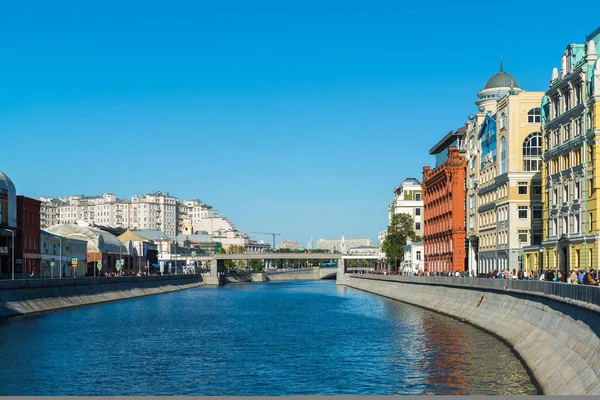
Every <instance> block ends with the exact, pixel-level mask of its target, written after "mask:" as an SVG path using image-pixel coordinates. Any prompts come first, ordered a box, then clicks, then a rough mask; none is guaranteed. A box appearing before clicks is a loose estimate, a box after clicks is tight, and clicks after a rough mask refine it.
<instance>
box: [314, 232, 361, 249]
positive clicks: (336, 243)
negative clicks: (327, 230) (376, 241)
mask: <svg viewBox="0 0 600 400" xmlns="http://www.w3.org/2000/svg"><path fill="white" fill-rule="evenodd" d="M372 245H373V242H372V241H371V239H366V238H359V239H346V238H345V236H344V234H342V238H341V239H319V240H317V243H316V249H317V250H327V251H331V252H334V253H342V254H346V252H347V251H348V249H351V248H353V247H360V246H372Z"/></svg>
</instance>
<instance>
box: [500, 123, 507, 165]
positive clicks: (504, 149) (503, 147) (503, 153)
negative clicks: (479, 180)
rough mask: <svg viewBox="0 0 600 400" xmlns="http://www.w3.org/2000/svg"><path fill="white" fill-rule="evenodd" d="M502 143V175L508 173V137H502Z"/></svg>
mask: <svg viewBox="0 0 600 400" xmlns="http://www.w3.org/2000/svg"><path fill="white" fill-rule="evenodd" d="M503 115H504V114H503ZM500 143H501V147H500V173H501V174H503V173H505V172H506V137H504V136H502V141H501V142H500Z"/></svg>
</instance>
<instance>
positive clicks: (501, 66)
mask: <svg viewBox="0 0 600 400" xmlns="http://www.w3.org/2000/svg"><path fill="white" fill-rule="evenodd" d="M500 72H504V66H503V65H502V56H500Z"/></svg>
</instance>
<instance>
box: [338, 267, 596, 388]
mask: <svg viewBox="0 0 600 400" xmlns="http://www.w3.org/2000/svg"><path fill="white" fill-rule="evenodd" d="M448 279H450V278H448ZM463 281H466V280H463ZM471 281H472V282H474V283H473V284H472V286H470V287H469V286H466V285H465V286H464V287H456V286H453V285H444V284H440V283H439V282H435V283H433V282H432V283H425V282H424V280H423V279H421V280H419V281H417V280H414V282H411V281H410V279H404V281H398V280H391V279H389V278H388V279H385V277H382V278H379V277H377V276H369V275H365V276H362V277H359V276H356V275H348V274H346V275H344V276H338V284H342V285H346V286H349V287H352V288H356V289H360V290H363V291H366V292H370V293H374V294H378V295H381V296H385V297H388V298H391V299H395V300H399V301H402V302H404V303H408V304H413V305H416V306H420V307H424V308H427V309H430V310H433V311H436V312H439V313H442V314H446V315H449V316H452V317H455V318H458V319H460V320H463V321H465V322H468V323H470V324H473V325H475V326H477V327H480V328H481V329H483V330H485V331H488V332H490V333H492V334H494V335H495V336H497V337H499V338H500V339H502V340H503V341H504V342H505V343H507V344H508V345H509V346H511V347H512V349H513V350H514V351H515V353H516V354H518V356H519V357H520V358H521V359H522V361H523V362H524V364H525V365H526V367H527V368H528V369H529V371H530V372H531V374H532V376H533V377H534V379H535V380H536V383H537V384H538V386H539V387H540V390H541V391H542V393H543V394H552V395H576V394H577V395H582V394H583V395H600V339H599V336H600V307H598V306H597V305H594V304H589V303H583V302H580V301H574V300H572V299H564V300H561V299H559V298H555V297H553V296H548V295H544V294H539V293H526V292H524V291H519V292H517V291H506V290H504V291H503V290H500V289H489V288H481V287H477V283H476V281H477V280H473V279H472V280H471ZM595 289H598V290H600V288H595Z"/></svg>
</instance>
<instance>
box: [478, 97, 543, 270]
mask: <svg viewBox="0 0 600 400" xmlns="http://www.w3.org/2000/svg"><path fill="white" fill-rule="evenodd" d="M542 96H543V93H541V92H525V91H522V92H519V93H514V92H513V91H509V94H508V95H506V96H503V97H502V98H500V99H499V100H498V102H497V112H496V113H495V114H494V115H491V116H486V119H485V120H484V122H483V124H482V126H481V128H480V130H479V134H478V141H479V143H480V147H481V161H480V162H479V174H478V177H477V178H476V182H477V203H478V208H477V219H478V221H477V226H478V227H479V254H478V258H479V267H478V270H477V273H479V274H486V273H490V272H491V271H493V270H498V271H503V270H505V269H509V270H513V269H515V270H520V269H522V251H523V248H525V247H527V246H530V245H532V244H540V243H541V240H542V222H543V221H542V196H541V192H542V186H541V172H540V171H541V167H542V158H541V154H542V137H541V129H540V102H541V98H542Z"/></svg>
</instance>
